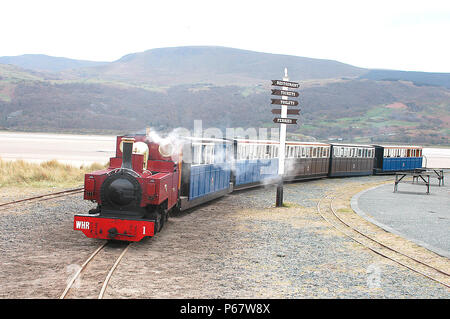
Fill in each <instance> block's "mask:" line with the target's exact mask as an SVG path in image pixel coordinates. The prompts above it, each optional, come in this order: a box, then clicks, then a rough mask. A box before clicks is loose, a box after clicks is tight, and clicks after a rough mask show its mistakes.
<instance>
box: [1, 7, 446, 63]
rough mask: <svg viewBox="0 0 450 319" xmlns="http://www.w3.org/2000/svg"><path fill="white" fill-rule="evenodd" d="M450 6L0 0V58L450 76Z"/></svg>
mask: <svg viewBox="0 0 450 319" xmlns="http://www.w3.org/2000/svg"><path fill="white" fill-rule="evenodd" d="M449 34H450V1H448V0H445V1H436V0H421V1H416V0H409V1H403V0H388V1H385V0H377V1H373V0H371V1H364V0H359V1H353V0H339V1H336V0H334V1H327V0H314V1H313V0H310V1H299V0H295V1H290V0H279V1H274V0H272V1H266V0H258V1H252V0H239V1H236V0H222V1H215V0H209V1H196V0H181V1H178V0H173V1H171V0H157V1H153V0H147V1H138V0H126V1H125V0H123V1H115V0H108V1H103V0H88V1H86V0H56V1H55V0H39V1H26V0H2V1H1V2H0V39H1V40H0V56H11V55H21V54H37V53H38V54H47V55H51V56H62V57H67V58H73V59H84V60H92V61H114V60H117V59H119V58H120V57H122V56H124V55H126V54H129V53H134V52H142V51H145V50H149V49H154V48H162V47H174V46H190V45H215V46H224V47H232V48H238V49H245V50H252V51H259V52H267V53H278V54H287V55H296V56H303V57H311V58H320V59H330V60H337V61H340V62H344V63H348V64H351V65H354V66H358V67H364V68H380V69H396V70H407V71H426V72H450V58H449V57H450V40H449V39H450V36H449Z"/></svg>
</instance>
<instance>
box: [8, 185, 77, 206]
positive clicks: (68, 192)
mask: <svg viewBox="0 0 450 319" xmlns="http://www.w3.org/2000/svg"><path fill="white" fill-rule="evenodd" d="M83 191H84V187H78V188H72V189H67V190H64V191H60V192H55V193H49V194H42V195H38V196H33V197H28V198H24V199H19V200H15V201H11V202H7V203H2V204H0V209H3V207H6V206H11V205H16V204H23V203H26V202H31V201H46V200H51V199H55V198H59V197H64V196H69V195H73V194H78V193H82V192H83Z"/></svg>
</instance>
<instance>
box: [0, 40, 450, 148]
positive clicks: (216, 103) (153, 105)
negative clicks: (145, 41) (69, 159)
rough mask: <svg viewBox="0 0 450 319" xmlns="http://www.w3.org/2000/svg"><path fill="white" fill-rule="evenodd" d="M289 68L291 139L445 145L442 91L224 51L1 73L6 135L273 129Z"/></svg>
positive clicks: (170, 51) (335, 66)
mask: <svg viewBox="0 0 450 319" xmlns="http://www.w3.org/2000/svg"><path fill="white" fill-rule="evenodd" d="M285 66H287V67H288V69H289V74H290V75H291V78H292V79H293V80H294V81H299V82H300V89H299V92H300V97H299V98H298V100H299V102H300V108H301V110H302V111H301V115H300V120H299V121H298V122H299V123H300V125H298V126H290V127H289V130H288V132H289V133H291V134H301V135H307V136H313V137H315V138H317V139H319V140H324V141H327V140H328V139H329V138H343V139H344V140H347V141H357V142H358V141H359V142H399V143H400V142H402V143H403V142H405V143H406V142H408V143H409V142H415V143H434V144H448V136H449V133H450V90H449V89H448V88H446V87H445V86H437V85H431V84H430V83H428V84H427V85H417V83H416V82H414V83H413V82H411V81H405V80H403V79H400V80H399V79H394V80H393V79H384V78H383V79H367V78H365V74H368V73H370V70H365V69H361V68H356V67H353V66H350V65H346V64H342V63H339V62H336V61H328V60H318V59H309V58H302V57H292V56H285V55H274V54H265V53H259V52H251V51H244V50H237V49H229V48H222V47H182V48H165V49H155V50H149V51H145V52H143V53H135V54H130V55H127V56H125V57H123V58H121V59H119V60H118V61H115V62H111V63H107V64H103V65H100V66H94V67H89V68H80V69H74V70H70V71H67V70H66V71H62V72H58V73H48V72H38V71H30V70H24V69H22V68H20V67H15V66H11V65H1V64H0V129H11V130H32V131H59V132H96V133H101V132H104V133H124V132H135V131H139V130H142V129H143V128H145V127H146V126H151V127H153V128H155V129H157V130H162V131H170V130H171V129H172V128H174V127H186V128H192V126H193V122H194V120H196V119H202V120H203V127H204V128H208V127H219V128H222V129H225V128H227V127H235V128H236V127H243V128H248V127H255V128H258V127H277V125H275V124H274V123H273V122H272V118H273V115H272V114H271V112H270V109H271V108H272V106H271V105H270V98H271V95H270V88H271V81H270V80H271V79H276V78H280V76H281V73H282V72H283V69H284V67H285ZM442 79H444V80H443V81H445V76H444V77H443V78H441V80H442ZM442 83H443V82H442V81H441V82H440V83H439V84H442Z"/></svg>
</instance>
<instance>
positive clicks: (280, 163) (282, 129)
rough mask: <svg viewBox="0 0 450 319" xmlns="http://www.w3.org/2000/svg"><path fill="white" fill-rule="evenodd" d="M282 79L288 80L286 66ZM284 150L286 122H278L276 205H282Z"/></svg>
mask: <svg viewBox="0 0 450 319" xmlns="http://www.w3.org/2000/svg"><path fill="white" fill-rule="evenodd" d="M283 81H289V77H288V73H287V68H284V77H283ZM281 89H282V90H287V89H288V88H287V87H286V86H283V87H281ZM281 99H283V100H287V99H288V97H287V96H282V97H281ZM286 117H287V106H286V105H281V118H286ZM285 150H286V124H283V123H282V124H280V147H279V149H278V175H279V181H278V185H277V198H276V207H282V206H283V175H284V159H285Z"/></svg>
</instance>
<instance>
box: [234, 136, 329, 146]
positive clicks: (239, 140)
mask: <svg viewBox="0 0 450 319" xmlns="http://www.w3.org/2000/svg"><path fill="white" fill-rule="evenodd" d="M236 141H238V142H239V143H248V144H271V145H272V144H273V145H278V144H280V142H279V141H275V140H248V139H240V138H237V139H236ZM286 145H306V146H322V147H326V146H330V144H326V143H320V142H302V141H286Z"/></svg>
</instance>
